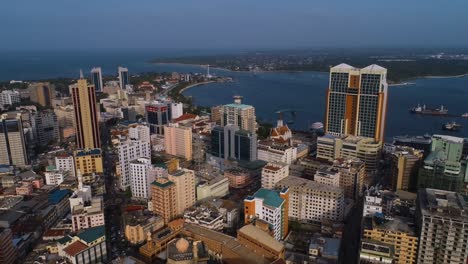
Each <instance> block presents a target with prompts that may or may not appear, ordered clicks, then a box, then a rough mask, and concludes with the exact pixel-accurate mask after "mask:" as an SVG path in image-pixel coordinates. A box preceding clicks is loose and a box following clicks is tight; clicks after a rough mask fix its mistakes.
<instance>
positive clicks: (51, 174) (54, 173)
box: [44, 166, 68, 185]
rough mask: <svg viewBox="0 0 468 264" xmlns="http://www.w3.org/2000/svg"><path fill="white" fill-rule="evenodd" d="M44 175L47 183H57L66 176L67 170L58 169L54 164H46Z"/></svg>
mask: <svg viewBox="0 0 468 264" xmlns="http://www.w3.org/2000/svg"><path fill="white" fill-rule="evenodd" d="M44 176H45V182H46V184H47V185H59V184H61V183H62V182H63V180H64V179H65V178H66V177H67V176H68V171H63V170H58V169H57V168H56V167H55V166H47V167H46V171H45V172H44Z"/></svg>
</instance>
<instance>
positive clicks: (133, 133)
mask: <svg viewBox="0 0 468 264" xmlns="http://www.w3.org/2000/svg"><path fill="white" fill-rule="evenodd" d="M128 137H129V138H130V139H132V140H140V141H143V142H151V135H150V128H149V126H148V125H147V124H135V125H130V127H129V129H128Z"/></svg>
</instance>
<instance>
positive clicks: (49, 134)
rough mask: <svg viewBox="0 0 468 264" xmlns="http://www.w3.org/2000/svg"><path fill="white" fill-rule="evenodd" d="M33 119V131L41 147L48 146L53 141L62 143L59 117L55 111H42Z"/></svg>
mask: <svg viewBox="0 0 468 264" xmlns="http://www.w3.org/2000/svg"><path fill="white" fill-rule="evenodd" d="M32 117H33V120H32V121H33V122H32V124H33V129H34V133H35V136H36V139H37V143H38V144H39V145H42V146H46V145H47V144H49V143H50V142H51V141H55V142H58V141H60V132H59V126H58V122H57V115H56V114H55V113H54V111H52V110H48V109H46V110H42V111H39V112H35V113H33V115H32Z"/></svg>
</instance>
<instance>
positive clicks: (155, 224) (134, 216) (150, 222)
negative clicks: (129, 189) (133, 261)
mask: <svg viewBox="0 0 468 264" xmlns="http://www.w3.org/2000/svg"><path fill="white" fill-rule="evenodd" d="M124 224H125V239H127V241H128V242H130V243H131V244H133V245H137V244H141V243H143V242H145V240H146V234H148V232H150V233H154V232H156V231H158V230H160V229H161V228H163V227H164V219H162V217H157V216H153V215H152V214H145V213H144V212H142V211H140V210H138V211H133V212H127V213H125V214H124Z"/></svg>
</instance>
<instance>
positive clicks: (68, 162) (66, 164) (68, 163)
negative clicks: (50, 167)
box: [55, 154, 76, 177]
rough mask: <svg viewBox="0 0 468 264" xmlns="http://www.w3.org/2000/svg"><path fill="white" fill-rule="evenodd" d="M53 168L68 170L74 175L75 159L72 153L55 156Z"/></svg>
mask: <svg viewBox="0 0 468 264" xmlns="http://www.w3.org/2000/svg"><path fill="white" fill-rule="evenodd" d="M55 168H56V169H57V170H62V171H68V172H69V174H70V175H71V176H73V177H74V176H75V175H76V170H75V159H74V158H73V156H72V155H68V154H59V155H57V156H56V157H55Z"/></svg>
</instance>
